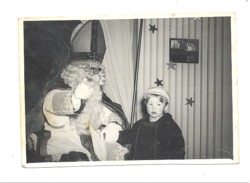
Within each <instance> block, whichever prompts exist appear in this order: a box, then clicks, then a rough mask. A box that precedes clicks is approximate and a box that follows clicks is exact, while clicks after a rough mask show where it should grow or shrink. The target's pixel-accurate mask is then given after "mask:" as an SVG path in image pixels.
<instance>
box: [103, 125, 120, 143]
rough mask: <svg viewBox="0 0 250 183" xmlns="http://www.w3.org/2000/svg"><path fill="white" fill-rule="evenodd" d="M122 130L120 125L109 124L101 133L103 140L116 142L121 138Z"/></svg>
mask: <svg viewBox="0 0 250 183" xmlns="http://www.w3.org/2000/svg"><path fill="white" fill-rule="evenodd" d="M121 130H122V127H121V126H120V125H117V124H115V123H109V124H108V125H107V126H106V127H105V128H103V130H102V132H101V139H102V140H104V141H106V142H116V141H117V140H118V138H119V131H121Z"/></svg>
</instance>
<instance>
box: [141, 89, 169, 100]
mask: <svg viewBox="0 0 250 183" xmlns="http://www.w3.org/2000/svg"><path fill="white" fill-rule="evenodd" d="M149 94H154V95H159V96H162V97H163V98H165V99H166V100H167V103H169V102H170V97H169V94H168V91H167V90H165V88H163V87H161V86H156V87H151V88H149V89H148V90H147V91H146V92H145V94H144V98H147V96H148V95H149Z"/></svg>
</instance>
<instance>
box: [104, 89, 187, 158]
mask: <svg viewBox="0 0 250 183" xmlns="http://www.w3.org/2000/svg"><path fill="white" fill-rule="evenodd" d="M144 99H145V105H146V108H147V113H148V114H147V115H146V116H145V117H144V118H143V119H141V120H139V121H137V122H136V123H135V124H134V125H133V128H132V129H131V130H124V131H120V132H119V134H117V136H116V135H115V134H113V135H112V136H107V134H105V135H104V137H105V140H106V141H109V142H111V141H113V140H117V142H118V143H120V144H121V145H126V144H131V148H130V152H129V154H128V157H127V159H129V160H156V159H184V156H185V150H184V147H185V142H184V139H183V136H182V132H181V130H180V128H179V127H178V125H177V124H176V123H175V122H174V120H173V118H172V116H171V115H170V114H169V113H166V109H167V105H168V103H169V100H170V99H169V96H168V94H167V91H166V90H165V89H164V88H163V87H160V86H157V87H152V88H149V89H148V90H147V91H146V93H145V95H144ZM103 133H105V131H103Z"/></svg>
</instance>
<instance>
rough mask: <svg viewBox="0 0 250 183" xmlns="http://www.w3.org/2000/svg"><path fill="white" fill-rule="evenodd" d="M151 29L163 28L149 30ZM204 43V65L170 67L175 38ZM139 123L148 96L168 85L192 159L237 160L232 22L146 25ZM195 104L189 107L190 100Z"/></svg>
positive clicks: (173, 20)
mask: <svg viewBox="0 0 250 183" xmlns="http://www.w3.org/2000/svg"><path fill="white" fill-rule="evenodd" d="M149 25H155V27H156V28H157V29H158V30H156V31H155V32H154V33H153V32H152V31H149V28H150V27H149ZM170 38H183V39H198V40H199V63H198V64H186V63H185V64H184V63H177V64H176V66H175V70H174V69H171V68H169V67H168V65H167V63H169V62H170V56H169V39H170ZM138 77H139V78H138V101H137V119H140V118H141V117H142V114H140V112H139V111H140V110H141V108H140V105H139V104H140V102H141V99H142V96H143V93H144V91H145V90H146V89H147V88H148V87H151V86H156V84H155V83H154V82H155V81H156V80H157V78H158V79H159V80H163V82H162V83H163V85H164V87H165V88H166V89H167V90H168V91H169V93H170V97H171V102H170V104H169V107H168V112H169V113H170V114H172V115H173V118H174V120H175V121H176V123H177V124H178V125H179V126H180V128H181V130H182V132H183V136H184V138H185V143H186V158H187V159H214V158H233V132H232V129H233V128H232V124H233V120H232V118H233V116H232V114H233V113H232V72H231V22H230V17H207V18H204V17H203V18H196V19H194V18H167V19H146V20H144V25H143V33H142V45H141V53H140V65H139V76H138ZM190 97H192V99H193V100H194V101H195V103H193V106H192V107H191V106H190V105H186V98H190Z"/></svg>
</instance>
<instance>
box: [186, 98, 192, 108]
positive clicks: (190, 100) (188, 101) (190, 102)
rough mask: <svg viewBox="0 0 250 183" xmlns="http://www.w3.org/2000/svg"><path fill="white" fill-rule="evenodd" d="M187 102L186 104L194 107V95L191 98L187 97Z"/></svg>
mask: <svg viewBox="0 0 250 183" xmlns="http://www.w3.org/2000/svg"><path fill="white" fill-rule="evenodd" d="M186 100H187V103H186V105H190V106H191V107H192V104H193V103H194V100H192V97H191V98H190V99H188V98H186Z"/></svg>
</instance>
